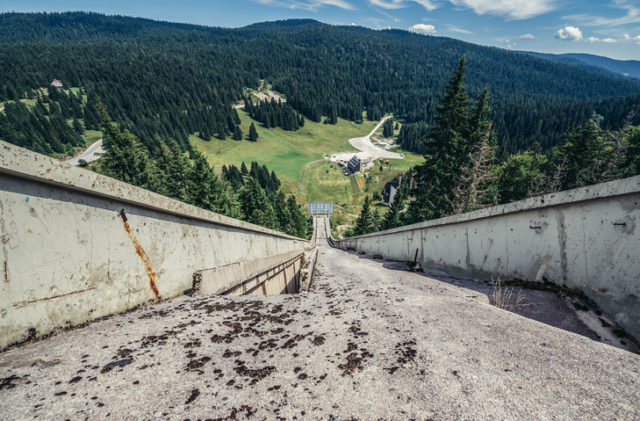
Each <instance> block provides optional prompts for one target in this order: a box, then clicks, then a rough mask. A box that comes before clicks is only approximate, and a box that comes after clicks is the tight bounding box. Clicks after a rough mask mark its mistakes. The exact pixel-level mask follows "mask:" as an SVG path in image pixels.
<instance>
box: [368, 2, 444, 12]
mask: <svg viewBox="0 0 640 421" xmlns="http://www.w3.org/2000/svg"><path fill="white" fill-rule="evenodd" d="M369 3H371V4H373V5H374V6H378V7H382V8H383V9H403V8H405V7H408V6H409V5H410V4H411V3H417V4H419V5H421V6H422V7H424V8H425V9H427V10H428V11H429V12H430V11H432V10H435V9H437V8H438V6H437V5H436V4H434V3H433V1H431V0H369Z"/></svg>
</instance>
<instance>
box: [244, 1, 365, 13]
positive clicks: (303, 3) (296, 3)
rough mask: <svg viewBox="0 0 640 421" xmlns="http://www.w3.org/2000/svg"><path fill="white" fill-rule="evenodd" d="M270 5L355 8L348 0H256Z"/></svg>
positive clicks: (297, 7) (314, 9)
mask: <svg viewBox="0 0 640 421" xmlns="http://www.w3.org/2000/svg"><path fill="white" fill-rule="evenodd" d="M254 1H255V2H257V3H262V4H267V5H269V6H278V7H286V8H287V9H302V10H309V11H316V10H318V9H319V8H320V7H322V6H335V7H339V8H341V9H346V10H355V9H356V8H355V7H353V5H352V4H351V3H349V2H348V1H346V0H254Z"/></svg>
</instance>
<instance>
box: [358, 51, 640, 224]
mask: <svg viewBox="0 0 640 421" xmlns="http://www.w3.org/2000/svg"><path fill="white" fill-rule="evenodd" d="M466 72H467V66H466V60H465V57H464V56H463V57H462V58H461V59H460V61H459V63H458V67H457V68H456V70H455V71H454V72H453V74H452V76H451V77H450V78H449V82H448V84H447V87H446V89H445V91H444V95H443V96H442V97H441V98H440V100H439V103H438V106H437V108H436V110H437V112H436V116H435V118H434V124H433V125H432V126H431V127H427V126H425V125H422V124H416V125H408V126H404V127H403V128H402V129H403V132H404V136H410V135H412V134H414V133H415V135H416V137H418V136H419V137H422V138H424V142H423V143H421V144H420V147H421V151H422V153H424V157H425V162H424V163H423V164H421V165H418V166H416V167H414V168H412V169H411V170H410V171H409V172H408V173H407V174H405V175H404V177H403V180H401V183H400V185H399V187H398V190H397V193H396V195H395V198H394V200H393V203H392V204H391V205H390V207H389V210H388V212H387V213H386V214H385V215H384V217H381V216H380V215H379V213H378V211H377V210H376V209H374V208H372V205H371V201H370V200H369V197H368V196H367V198H366V200H365V203H364V205H363V206H362V209H361V211H360V215H359V216H358V218H357V220H356V221H355V224H354V226H353V227H352V228H351V229H349V230H348V231H347V232H346V233H345V234H346V235H347V236H352V235H361V234H368V233H371V232H375V231H378V230H384V229H390V228H395V227H399V226H402V225H407V224H412V223H416V222H421V221H424V220H428V219H434V218H439V217H443V216H448V215H455V214H461V213H465V212H470V211H474V210H477V209H481V208H484V207H488V206H492V205H497V204H502V203H509V202H514V201H517V200H520V199H524V198H527V197H532V196H538V195H541V194H545V193H552V192H556V191H560V190H569V189H573V188H576V187H582V186H588V185H592V184H597V183H602V182H606V181H611V180H615V179H618V178H622V177H628V176H634V175H638V174H640V126H634V125H633V121H634V120H635V114H634V111H631V112H630V113H629V114H628V115H627V118H626V119H625V121H624V123H623V126H622V127H621V128H619V129H615V130H614V129H611V128H608V127H607V126H605V120H604V118H603V117H602V116H600V115H598V114H594V115H593V116H592V118H591V119H589V120H588V121H587V122H586V123H585V124H583V125H579V126H576V127H572V128H570V129H568V130H567V131H566V132H565V133H564V134H563V135H562V138H561V140H562V141H561V143H560V144H559V145H558V146H555V147H553V148H552V149H550V150H548V151H546V152H545V151H542V149H541V148H540V145H539V144H537V143H534V144H533V145H531V146H530V147H529V148H528V149H527V150H525V151H523V152H518V153H513V154H507V155H505V156H503V157H498V156H497V154H496V150H497V148H496V146H497V144H496V138H495V131H494V129H493V127H492V126H493V124H492V122H491V120H490V115H491V110H490V106H489V102H490V101H489V89H488V88H487V89H485V90H484V91H483V92H482V94H481V95H480V97H479V98H478V99H477V100H476V101H472V100H471V99H470V98H469V95H468V92H467V88H466V86H465V83H464V82H465V76H466ZM403 132H401V134H400V137H399V139H400V141H402V140H403Z"/></svg>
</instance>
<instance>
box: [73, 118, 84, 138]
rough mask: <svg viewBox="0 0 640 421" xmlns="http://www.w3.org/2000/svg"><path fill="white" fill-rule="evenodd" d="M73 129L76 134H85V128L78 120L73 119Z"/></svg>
mask: <svg viewBox="0 0 640 421" xmlns="http://www.w3.org/2000/svg"><path fill="white" fill-rule="evenodd" d="M72 127H73V130H75V132H76V133H78V134H79V135H83V134H84V126H83V125H82V123H81V122H80V120H78V119H77V118H74V119H73V123H72Z"/></svg>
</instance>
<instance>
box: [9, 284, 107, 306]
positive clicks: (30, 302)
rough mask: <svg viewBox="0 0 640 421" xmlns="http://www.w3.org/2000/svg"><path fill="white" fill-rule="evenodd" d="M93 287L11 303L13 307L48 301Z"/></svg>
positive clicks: (80, 292) (89, 289)
mask: <svg viewBox="0 0 640 421" xmlns="http://www.w3.org/2000/svg"><path fill="white" fill-rule="evenodd" d="M93 289H96V287H91V288H87V289H82V290H80V291H73V292H67V293H66V294H60V295H54V296H52V297H45V298H37V299H35V300H31V301H18V302H15V303H12V305H13V306H14V307H24V306H26V305H29V304H34V303H39V302H41V301H50V300H55V299H56V298H62V297H67V296H69V295H75V294H82V293H83V292H87V291H91V290H93Z"/></svg>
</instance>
